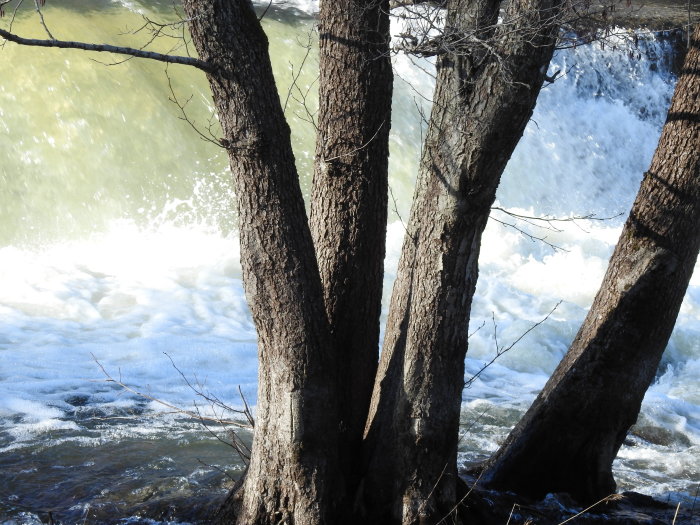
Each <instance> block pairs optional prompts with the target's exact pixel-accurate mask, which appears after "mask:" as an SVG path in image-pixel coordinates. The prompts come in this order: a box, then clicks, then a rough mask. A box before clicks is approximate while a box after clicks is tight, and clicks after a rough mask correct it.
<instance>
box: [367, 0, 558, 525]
mask: <svg viewBox="0 0 700 525" xmlns="http://www.w3.org/2000/svg"><path fill="white" fill-rule="evenodd" d="M558 9H559V3H558V0H520V1H513V2H510V3H509V6H508V9H507V11H506V13H505V15H504V23H503V24H502V25H500V26H499V28H498V29H497V28H496V25H495V22H496V18H497V16H498V10H499V2H498V1H494V0H482V1H479V2H475V1H473V0H451V1H450V2H448V13H447V21H446V27H445V30H444V33H443V35H442V37H441V40H442V43H441V54H440V55H439V57H438V60H437V84H436V91H435V95H434V105H433V110H432V114H431V118H430V123H429V129H428V134H427V139H426V143H425V146H424V150H423V155H422V160H421V168H420V173H419V178H418V182H417V188H416V194H415V198H414V204H413V208H412V211H411V218H410V221H409V224H408V228H407V230H408V231H407V234H406V239H405V241H404V246H403V252H402V256H401V260H400V262H399V270H398V276H397V280H396V283H395V284H394V290H393V295H392V300H391V306H390V311H389V318H388V321H387V329H386V336H385V340H384V346H383V351H382V356H381V360H380V364H379V371H378V374H377V380H376V382H375V388H374V393H373V397H372V404H371V408H370V418H369V421H368V425H367V429H366V448H365V450H366V460H367V462H368V473H367V477H366V479H365V480H364V494H365V501H366V507H367V509H366V512H367V513H368V514H369V515H370V516H372V519H373V520H374V521H373V522H374V523H387V524H390V523H403V524H406V525H408V524H414V523H415V524H418V523H421V524H422V523H436V522H438V521H439V520H440V519H441V518H443V517H445V516H447V515H448V514H449V513H450V512H452V511H453V510H454V506H455V503H456V502H455V489H456V475H457V473H456V454H457V441H458V427H459V415H460V407H461V399H462V395H461V394H462V390H463V387H464V358H465V355H466V351H467V330H468V321H469V313H470V308H471V301H472V296H473V294H474V289H475V286H476V280H477V275H478V264H477V262H478V256H479V247H480V243H481V235H482V232H483V229H484V227H485V225H486V222H487V219H488V216H489V211H490V206H491V204H492V203H493V200H494V198H495V194H496V188H497V186H498V183H499V180H500V176H501V174H502V172H503V170H504V168H505V166H506V163H507V161H508V159H509V158H510V155H511V153H512V152H513V149H514V148H515V146H516V144H517V142H518V140H519V139H520V137H521V135H522V133H523V131H524V128H525V125H526V124H527V122H528V120H529V118H530V116H531V114H532V111H533V109H534V106H535V102H536V99H537V95H538V94H539V90H540V88H541V85H542V82H543V78H544V74H545V72H546V69H547V65H548V63H549V60H550V59H551V56H552V52H553V48H554V43H555V40H556V34H557V24H556V22H555V18H556V14H557V12H558ZM450 519H452V517H450Z"/></svg>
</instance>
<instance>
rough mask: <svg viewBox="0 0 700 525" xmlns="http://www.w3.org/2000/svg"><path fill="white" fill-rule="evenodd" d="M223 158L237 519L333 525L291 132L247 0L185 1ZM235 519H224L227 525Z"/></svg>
mask: <svg viewBox="0 0 700 525" xmlns="http://www.w3.org/2000/svg"><path fill="white" fill-rule="evenodd" d="M184 6H185V10H186V13H187V16H188V18H189V19H190V29H191V33H192V39H193V42H194V44H195V46H196V49H197V52H198V53H199V56H200V58H201V59H203V60H205V61H207V62H208V63H210V64H211V65H212V66H213V70H212V72H210V73H209V74H208V79H209V83H210V85H211V89H212V93H213V96H214V102H215V104H216V108H217V111H218V115H219V119H220V121H221V126H222V129H223V133H224V138H223V139H222V141H221V142H222V144H223V145H224V146H225V147H226V149H227V151H228V155H229V159H230V164H231V171H232V174H233V178H234V183H235V191H236V197H237V205H238V211H239V216H240V220H239V232H240V242H241V266H242V268H243V282H244V286H245V291H246V298H247V300H248V304H249V306H250V309H251V312H252V315H253V319H254V321H255V326H256V328H257V331H258V338H259V339H258V355H259V373H258V400H257V410H256V427H255V435H254V438H253V448H252V456H251V459H250V465H249V468H248V473H247V476H246V479H245V484H244V487H243V488H244V495H243V501H242V504H241V507H240V515H239V516H238V523H244V524H246V525H250V524H268V523H269V524H272V523H275V524H278V523H297V524H301V523H303V524H305V525H306V524H309V525H312V524H317V523H333V522H334V521H335V518H334V507H335V505H336V501H337V500H338V499H339V498H340V497H341V495H340V494H339V491H338V490H336V482H335V480H336V478H337V477H338V474H337V469H338V464H337V434H338V431H337V429H338V419H337V408H336V390H335V382H334V371H335V369H336V362H335V358H334V355H333V353H332V345H331V342H330V331H329V327H328V322H327V317H326V313H325V310H324V305H323V292H322V287H321V281H320V278H319V274H318V268H317V264H316V258H315V256H314V249H313V243H312V239H311V233H310V230H309V227H308V223H307V218H306V213H305V210H304V202H303V199H302V195H301V191H300V188H299V182H298V178H297V173H296V170H295V167H294V157H293V154H292V149H291V145H290V131H289V127H288V126H287V123H286V121H285V119H284V115H283V113H282V108H281V106H280V102H279V96H278V93H277V89H276V86H275V82H274V78H273V76H272V68H271V67H270V60H269V56H268V51H267V38H266V37H265V34H264V32H263V30H262V28H261V27H260V23H259V22H258V19H257V17H256V15H255V12H254V11H253V7H252V5H251V3H250V1H249V0H185V2H184ZM231 519H232V518H231V517H228V520H229V521H230V520H231Z"/></svg>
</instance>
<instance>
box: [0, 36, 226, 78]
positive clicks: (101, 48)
mask: <svg viewBox="0 0 700 525" xmlns="http://www.w3.org/2000/svg"><path fill="white" fill-rule="evenodd" d="M0 36H1V37H3V38H4V39H5V40H8V41H10V42H14V43H15V44H19V45H23V46H37V47H58V48H61V49H82V50H83V51H97V52H106V53H116V54H118V55H129V56H133V57H136V58H148V59H151V60H157V61H158V62H167V63H169V64H182V65H185V66H192V67H196V68H197V69H201V70H202V71H204V72H207V73H208V72H211V71H212V70H213V69H214V66H213V65H212V64H210V63H209V62H205V61H204V60H200V59H198V58H193V57H184V56H177V55H165V54H163V53H155V52H153V51H144V50H142V49H135V48H132V47H120V46H113V45H110V44H88V43H86V42H72V41H69V40H38V39H34V38H23V37H21V36H18V35H15V34H14V33H10V32H9V31H5V30H4V29H0Z"/></svg>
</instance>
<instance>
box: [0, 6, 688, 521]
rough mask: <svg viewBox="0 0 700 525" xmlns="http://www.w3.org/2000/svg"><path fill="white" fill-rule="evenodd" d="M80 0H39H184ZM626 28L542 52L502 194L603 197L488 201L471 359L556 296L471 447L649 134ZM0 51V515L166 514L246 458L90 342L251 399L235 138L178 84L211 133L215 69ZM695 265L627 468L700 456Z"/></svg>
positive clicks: (496, 437)
mask: <svg viewBox="0 0 700 525" xmlns="http://www.w3.org/2000/svg"><path fill="white" fill-rule="evenodd" d="M78 4H79V3H78V2H64V3H63V4H61V7H60V8H59V7H58V6H57V5H56V6H52V5H51V4H50V3H49V5H47V8H46V12H45V14H46V17H47V23H49V24H50V27H51V28H52V30H53V31H54V33H55V35H56V37H57V38H70V39H75V40H87V41H96V42H111V43H115V42H116V43H126V42H128V41H129V38H130V37H129V36H128V35H120V34H118V33H119V32H123V31H125V30H126V29H127V28H128V29H132V30H133V29H136V28H138V27H139V26H140V25H142V24H143V20H142V18H141V17H140V15H141V14H146V15H148V16H151V17H154V18H159V19H162V18H164V17H165V18H168V17H170V19H172V17H173V16H175V15H174V14H173V12H172V8H171V7H170V3H169V2H162V3H159V2H145V1H144V2H137V1H134V2H127V1H124V2H112V1H103V2H99V3H93V4H92V5H93V6H94V9H91V10H84V9H79V6H78ZM80 4H81V5H82V3H80ZM293 7H294V8H293V9H292V8H288V9H282V10H280V9H273V10H272V11H270V12H269V13H268V15H267V16H266V18H265V28H266V30H267V32H268V35H269V38H270V45H271V56H272V59H273V62H274V67H275V74H276V76H277V81H278V87H279V90H280V96H281V99H282V100H283V101H287V110H286V114H287V116H288V118H289V120H290V124H291V126H292V130H293V134H294V146H295V154H296V157H297V165H298V168H299V171H300V174H301V177H302V187H303V189H304V191H305V193H306V194H307V195H308V189H309V185H310V173H311V166H312V162H313V150H314V137H313V126H312V125H311V124H310V123H308V122H307V120H308V114H307V111H306V110H305V109H304V107H303V104H301V103H300V101H301V100H302V98H303V97H304V96H305V95H304V94H305V93H310V94H311V95H310V98H309V99H307V100H309V102H310V103H311V104H312V105H313V104H315V102H313V100H312V99H313V96H315V89H316V86H315V78H316V73H315V69H316V66H317V52H316V50H315V48H313V47H312V48H311V49H310V51H307V46H308V45H309V43H311V44H312V45H315V39H316V35H315V33H314V32H313V18H312V16H310V15H309V14H308V13H311V12H313V9H314V6H313V4H308V5H302V4H296V5H295V6H293ZM39 29H40V28H39V26H38V24H37V22H36V20H35V19H34V17H33V15H32V14H31V12H30V11H27V12H24V13H21V14H20V17H19V18H18V20H17V21H16V26H15V30H16V31H17V32H18V33H20V34H23V35H27V36H40V35H41V33H40V31H39ZM397 32H398V31H394V33H397ZM143 38H146V39H147V37H146V36H144V37H143ZM157 45H160V46H162V50H167V49H168V45H170V44H168V43H159V44H157ZM615 47H616V49H613V46H606V47H605V48H604V49H601V48H600V46H598V45H593V46H586V47H581V48H578V49H575V50H567V51H562V52H559V53H558V54H557V55H556V56H555V59H554V61H553V64H552V66H551V71H555V70H557V69H559V70H561V71H562V72H563V73H562V76H561V78H560V79H558V80H557V81H556V82H555V83H554V84H552V85H550V86H547V87H546V88H545V89H543V91H542V94H541V96H540V99H539V101H538V105H537V108H536V111H535V114H534V115H533V117H532V121H531V122H530V125H529V126H528V128H527V129H526V131H525V134H524V136H523V139H522V141H521V143H520V144H519V146H518V148H517V150H516V152H515V153H514V155H513V157H512V159H511V162H510V164H509V166H508V169H507V170H506V173H505V174H504V176H503V179H502V183H501V186H500V188H499V192H498V197H497V203H496V206H498V207H501V208H504V209H507V210H509V211H510V212H512V213H516V214H521V215H527V216H539V217H557V218H569V219H572V218H576V217H582V216H589V215H591V214H594V216H595V218H586V219H575V220H569V221H563V222H562V221H553V222H550V223H547V222H542V221H535V222H534V223H533V221H530V222H524V221H522V220H518V219H516V218H514V217H513V216H512V215H508V214H506V213H504V212H501V211H494V212H493V220H491V221H490V222H489V225H488V226H487V230H486V235H485V238H484V244H483V248H482V253H481V258H480V265H481V272H480V279H479V284H478V288H477V294H476V297H475V299H474V306H473V309H472V322H471V325H470V327H469V331H470V333H473V335H472V336H471V338H470V343H469V344H470V348H469V353H468V357H467V378H466V379H468V378H469V377H471V376H472V375H473V374H475V373H477V372H478V371H479V370H480V369H481V367H482V366H483V364H484V363H485V362H488V361H489V360H490V359H491V358H492V357H493V355H494V353H495V351H496V345H498V346H499V347H501V348H503V347H508V346H509V345H510V344H511V343H513V342H514V341H515V340H517V339H518V338H519V337H520V336H521V335H522V334H523V333H524V332H525V331H526V330H528V329H529V328H530V327H531V326H532V325H533V324H534V323H537V322H539V321H541V320H542V319H543V318H545V316H547V314H548V313H550V312H551V311H552V309H553V308H554V307H555V305H557V303H558V302H559V301H560V300H561V301H562V302H561V304H559V306H558V307H557V308H556V310H555V311H554V312H552V313H551V315H550V316H549V318H548V319H547V321H546V322H544V323H542V324H541V325H540V326H538V327H537V328H536V329H534V330H533V331H532V332H530V333H529V334H528V335H527V336H525V337H524V338H522V340H520V341H519V342H518V343H517V344H516V345H515V346H514V347H513V348H512V349H511V350H510V351H508V352H507V353H505V354H504V355H503V356H502V357H500V358H499V359H498V361H497V362H496V363H495V364H494V365H492V366H490V367H489V368H487V369H486V370H485V371H483V372H482V373H481V374H480V375H479V377H478V378H476V379H475V380H474V382H473V383H472V385H471V387H470V388H468V389H466V390H465V392H464V408H463V422H464V430H463V437H462V441H461V453H460V462H462V463H463V464H468V463H469V462H471V461H475V460H479V459H483V458H485V457H486V456H488V454H489V453H491V452H492V451H494V450H495V449H496V448H497V446H498V443H499V441H500V440H502V439H503V438H504V437H505V435H506V434H507V432H508V430H509V429H510V427H511V426H512V425H513V424H514V423H515V422H516V421H517V419H518V417H519V415H520V414H521V413H522V411H524V410H525V409H526V408H527V406H528V404H529V403H530V402H531V401H532V399H534V396H535V395H536V394H537V392H538V390H539V389H540V388H541V387H542V386H543V385H544V383H545V381H546V380H547V377H548V375H549V373H551V371H552V370H553V369H554V367H555V366H556V364H557V363H558V361H559V360H560V359H561V357H562V356H563V355H564V353H565V352H566V350H567V348H568V345H569V343H570V342H571V340H572V339H573V337H574V335H575V333H576V331H577V330H578V327H579V326H580V324H581V321H582V320H583V317H584V316H585V313H586V310H587V308H588V307H589V305H590V303H591V301H592V300H593V297H594V295H595V293H596V291H597V288H598V286H599V284H600V281H601V279H602V276H603V273H604V271H605V268H606V265H607V260H608V258H609V256H610V254H611V252H612V249H613V247H614V245H615V243H616V241H617V237H618V235H619V233H620V230H621V226H622V223H623V222H624V219H625V216H626V214H627V212H628V210H629V208H630V206H631V203H632V201H633V199H634V196H635V194H636V191H637V188H638V185H639V181H640V180H641V177H642V174H643V172H644V171H645V170H646V169H647V167H648V165H649V161H650V159H651V156H652V154H653V151H654V148H655V146H656V141H657V139H658V135H659V133H660V130H661V126H662V125H663V121H664V118H665V112H666V109H667V107H668V104H669V101H670V97H671V95H672V92H673V78H672V76H671V75H670V74H669V72H668V70H667V69H666V68H665V67H664V61H663V60H661V61H659V60H657V58H658V57H664V56H667V55H668V54H669V53H670V47H669V45H668V44H666V43H664V42H663V41H657V40H654V39H653V38H652V37H646V38H642V39H641V40H640V44H639V47H634V46H633V45H632V44H631V39H629V38H627V37H624V36H622V37H620V39H619V41H618V43H617V44H616V46H615ZM184 52H185V51H184V50H178V53H184ZM0 60H2V67H3V73H4V74H3V80H4V81H3V82H2V83H0V149H1V150H2V151H3V153H4V157H3V162H2V163H0V359H1V360H0V521H2V522H3V523H36V522H37V521H36V520H37V517H41V516H44V517H45V512H46V511H47V510H51V509H54V511H55V513H56V516H59V517H60V518H61V519H62V520H65V522H66V523H72V522H79V521H80V520H82V519H83V518H84V517H86V516H87V517H89V518H90V519H93V520H96V521H100V520H108V519H117V517H125V516H128V515H132V514H133V515H138V514H139V513H148V512H149V509H152V508H154V507H158V508H166V509H167V508H171V509H172V510H171V511H170V512H172V515H162V516H161V518H159V519H162V520H167V519H170V518H172V517H173V516H177V518H178V519H180V520H182V519H187V512H186V511H185V507H183V503H182V502H183V501H189V502H191V503H190V506H191V507H193V508H195V509H196V508H197V506H198V505H199V506H204V505H207V504H208V503H209V502H210V500H211V498H212V494H214V495H215V494H216V493H219V494H223V493H224V492H225V490H226V486H227V483H230V481H229V480H227V478H226V477H225V476H223V475H222V474H221V473H220V472H219V471H218V470H217V469H219V468H220V469H226V470H227V471H229V472H230V473H231V475H232V476H234V477H235V476H237V475H238V474H237V473H238V472H239V471H240V468H241V467H240V465H238V466H236V459H235V458H234V457H233V454H232V452H231V451H230V449H229V448H227V447H225V446H223V445H221V444H220V443H219V442H218V441H217V440H216V439H215V438H213V437H212V436H211V435H210V434H209V433H208V432H207V431H206V430H204V429H202V427H201V426H200V425H199V424H196V423H193V422H192V421H190V420H187V419H186V418H183V417H181V416H178V415H177V414H171V413H170V412H171V409H170V408H168V407H166V406H163V405H160V404H158V403H157V402H156V401H152V400H149V399H147V398H143V397H140V396H137V395H135V394H133V393H130V392H125V391H124V390H123V389H122V388H120V387H119V386H118V385H116V384H114V383H110V382H105V376H104V375H103V373H102V371H101V370H100V367H99V366H98V364H97V363H96V362H95V360H97V361H99V363H100V364H101V365H102V366H104V368H105V370H106V371H107V372H108V373H109V374H111V376H112V377H113V378H115V379H118V380H120V381H122V382H124V383H126V384H127V385H129V386H131V387H133V388H134V389H137V390H139V391H140V392H143V393H146V394H148V395H150V396H152V397H154V398H158V399H161V400H163V401H166V402H167V403H170V404H173V405H178V406H182V407H184V408H187V409H194V410H200V411H201V412H203V413H205V414H210V415H211V414H213V413H214V410H213V409H212V408H211V407H210V406H209V404H208V403H206V402H205V401H203V400H202V399H201V397H198V396H197V394H196V393H195V392H193V390H192V389H191V388H190V386H188V384H187V383H186V382H185V381H184V380H183V378H182V377H181V375H180V372H182V374H184V376H185V377H187V379H188V380H189V381H190V382H191V383H192V384H194V385H199V386H198V388H200V389H201V390H202V391H203V392H205V393H212V394H213V395H216V396H217V397H218V398H220V399H221V400H223V401H225V402H226V403H229V404H231V405H233V406H240V405H241V401H240V398H239V393H238V386H239V385H240V387H241V390H242V392H243V393H244V394H245V396H246V398H247V399H248V401H250V402H251V403H255V395H256V387H257V380H256V374H257V363H256V361H257V358H256V334H255V330H254V326H253V323H252V320H251V318H250V314H249V312H248V309H247V306H246V303H245V297H244V293H243V287H242V283H241V279H240V267H239V260H238V239H237V233H236V214H235V210H234V206H233V199H234V189H233V188H232V186H231V184H230V181H229V176H228V171H227V170H228V167H227V159H226V156H225V153H224V151H223V150H221V149H220V148H218V147H217V146H216V145H214V144H212V143H211V142H207V141H205V140H202V139H201V138H200V137H199V136H198V135H197V134H196V133H195V132H194V131H193V130H192V128H191V126H190V125H189V124H188V123H187V122H185V121H183V120H180V119H179V117H181V116H182V114H181V112H180V110H179V108H178V106H177V105H175V104H173V103H172V102H170V101H169V98H174V97H175V98H177V100H179V101H180V103H181V104H183V105H184V103H185V102H186V101H189V102H187V104H186V106H185V108H186V111H187V114H188V116H189V118H190V120H191V121H192V122H194V123H196V125H197V126H198V128H199V129H200V131H202V132H203V133H204V134H205V135H206V136H210V138H216V137H218V133H219V132H218V128H217V123H216V120H215V119H214V118H213V117H212V114H213V113H212V111H213V108H212V103H211V100H210V95H209V92H208V87H207V85H206V80H205V78H204V75H203V74H201V72H198V71H194V70H189V69H188V68H185V67H182V66H170V67H169V68H167V74H166V68H165V67H164V65H162V64H154V63H150V62H147V61H142V60H130V61H128V62H127V63H124V64H121V65H116V66H104V65H101V64H98V63H95V61H94V60H99V61H102V62H110V61H113V60H114V58H113V57H109V56H100V55H96V54H95V55H90V54H87V53H84V52H78V51H55V50H40V49H28V48H21V47H18V46H14V45H10V44H8V45H7V46H5V48H4V49H2V50H1V51H0ZM302 63H303V64H304V67H303V69H301V73H299V72H300V68H301V65H302ZM417 66H420V67H417ZM431 67H432V66H431V65H430V63H429V62H426V61H421V62H420V63H418V64H414V63H412V62H411V61H410V60H409V59H408V58H406V57H404V56H397V57H396V59H395V71H396V74H397V78H396V81H395V98H394V105H393V111H394V118H393V124H392V137H391V159H390V169H391V180H390V184H391V188H392V194H393V198H395V199H396V205H395V206H394V201H393V199H391V200H390V207H391V208H395V210H394V212H392V214H391V217H390V224H389V225H388V229H387V242H388V246H387V259H386V278H385V303H386V302H388V297H389V292H390V289H391V285H392V281H393V278H394V276H395V271H396V265H397V262H398V256H399V252H400V249H401V243H402V238H403V232H404V229H403V224H402V220H403V221H406V220H408V209H409V207H410V201H411V196H412V192H413V182H414V180H415V176H416V170H417V165H418V159H419V155H420V145H421V138H422V133H423V132H424V129H423V123H422V119H421V115H420V111H422V112H424V114H425V115H428V114H429V110H430V104H429V100H427V99H429V97H430V93H431V89H432V78H431V76H430V70H431ZM295 78H296V79H297V80H296V84H293V79H295ZM169 85H170V86H172V92H171V91H170V88H169ZM290 86H291V88H290ZM313 110H314V108H313V107H309V111H310V112H311V113H313ZM210 132H211V135H209V133H210ZM609 217H613V218H611V219H607V220H602V221H601V220H597V219H598V218H609ZM520 230H524V231H526V232H528V233H529V234H530V235H531V236H532V237H528V236H526V235H523V234H522V232H521V231H520ZM534 237H538V238H543V239H544V241H541V240H533V238H534ZM698 275H700V274H696V276H695V277H694V278H693V280H692V281H691V286H690V288H689V291H688V293H687V296H686V299H685V301H684V303H683V307H682V309H681V314H680V316H679V321H678V326H677V328H676V330H675V332H674V335H673V337H672V339H671V342H670V344H669V348H668V349H667V352H666V355H665V356H664V359H663V362H662V366H661V368H660V370H659V373H658V377H657V381H656V383H655V384H654V385H653V386H652V388H651V389H650V390H649V392H648V394H647V396H646V399H645V402H644V406H643V409H642V414H641V416H640V420H639V422H638V424H637V426H636V427H635V429H634V431H633V433H632V434H631V436H630V438H629V440H628V443H627V445H626V446H623V448H622V450H621V452H620V455H619V458H618V460H617V461H616V464H615V475H616V477H617V480H618V483H619V485H620V489H624V490H630V489H632V490H637V491H640V492H644V493H648V494H655V495H664V497H669V498H670V499H672V500H674V501H675V500H690V499H692V497H693V495H694V491H695V487H696V486H697V483H698V479H700V453H699V452H700V382H699V381H700V379H699V378H700V343H699V342H698V341H700V338H699V337H698V336H699V335H700V323H699V319H700V317H699V316H700V286H699V285H700V281H699V280H698V279H699V277H698ZM465 329H467V327H465ZM166 354H167V355H166ZM171 359H172V362H171ZM173 363H174V364H173ZM175 367H177V368H175ZM200 460H201V461H200ZM212 465H213V467H212ZM212 487H213V488H212ZM189 510H191V511H192V512H194V510H192V509H189ZM42 513H44V514H42ZM120 513H121V514H120ZM149 515H150V514H149Z"/></svg>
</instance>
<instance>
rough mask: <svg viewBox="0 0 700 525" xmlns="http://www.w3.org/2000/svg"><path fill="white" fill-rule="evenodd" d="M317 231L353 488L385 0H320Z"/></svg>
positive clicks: (373, 311) (386, 107)
mask: <svg viewBox="0 0 700 525" xmlns="http://www.w3.org/2000/svg"><path fill="white" fill-rule="evenodd" d="M319 33H320V59H319V61H320V64H319V65H320V79H319V118H318V134H317V142H316V163H315V173H314V182H313V196H312V201H311V231H312V235H313V239H314V245H315V248H316V254H317V260H318V265H319V269H320V272H321V280H322V283H323V288H324V298H325V305H326V311H327V313H328V318H329V321H330V325H331V331H332V335H333V344H334V347H335V349H336V352H338V356H339V363H338V364H339V370H338V376H337V377H338V379H337V381H338V388H339V392H340V394H339V398H340V432H341V436H340V439H341V442H340V457H341V464H342V470H343V472H344V473H345V474H346V482H347V484H348V488H349V490H350V491H352V486H353V485H355V484H356V483H357V479H358V476H359V472H358V469H359V468H360V466H361V463H360V462H359V461H357V457H358V456H359V453H360V447H361V444H362V435H363V431H364V425H365V421H366V417H367V409H368V406H369V399H370V396H371V394H372V385H373V382H374V375H375V372H376V369H377V358H378V348H379V315H380V311H381V299H382V282H383V265H384V252H385V244H386V220H387V179H388V175H387V171H388V163H389V129H390V127H391V94H392V82H393V74H392V70H391V60H390V55H389V42H390V37H389V3H388V0H336V1H334V2H327V1H323V2H321V12H320V23H319Z"/></svg>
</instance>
